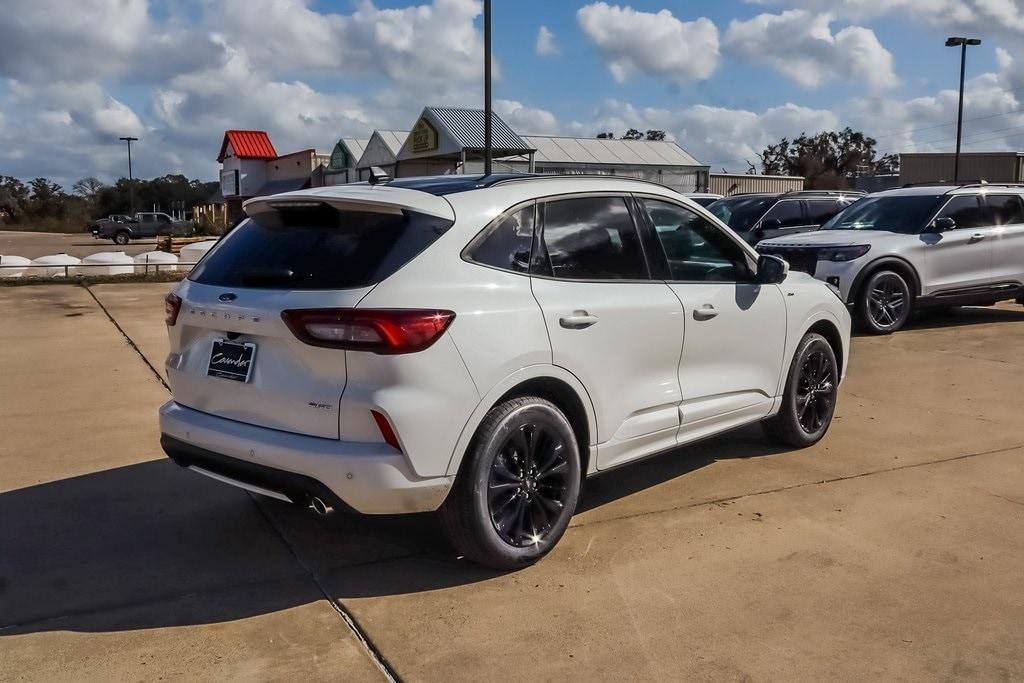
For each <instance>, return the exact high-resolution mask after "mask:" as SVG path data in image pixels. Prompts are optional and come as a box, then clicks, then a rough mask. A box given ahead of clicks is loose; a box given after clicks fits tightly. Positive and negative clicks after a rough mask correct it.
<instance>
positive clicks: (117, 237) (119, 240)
mask: <svg viewBox="0 0 1024 683" xmlns="http://www.w3.org/2000/svg"><path fill="white" fill-rule="evenodd" d="M128 240H129V236H128V233H127V232H125V231H124V230H122V231H120V232H118V233H115V234H114V244H120V245H121V246H124V245H126V244H128Z"/></svg>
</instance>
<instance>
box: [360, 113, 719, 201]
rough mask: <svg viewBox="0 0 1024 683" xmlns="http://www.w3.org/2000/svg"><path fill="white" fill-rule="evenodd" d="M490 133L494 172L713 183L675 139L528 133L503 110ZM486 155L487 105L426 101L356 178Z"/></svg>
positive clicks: (461, 164)
mask: <svg viewBox="0 0 1024 683" xmlns="http://www.w3.org/2000/svg"><path fill="white" fill-rule="evenodd" d="M491 137H492V149H493V159H494V163H493V170H494V171H495V172H509V171H511V172H518V173H531V172H535V173H551V174H555V173H559V174H561V173H578V174H599V175H622V176H626V177H630V178H640V179H643V180H652V181H654V182H658V183H662V184H663V185H667V186H669V187H672V188H674V189H677V190H680V191H682V192H693V191H702V190H706V189H707V185H708V170H709V169H708V167H707V166H706V165H704V164H701V163H700V162H699V161H697V160H696V159H694V158H693V156H691V155H690V154H688V153H687V152H686V150H684V149H683V148H682V147H680V146H679V145H678V144H676V143H675V142H670V141H652V140H614V139H611V140H609V139H599V138H572V137H561V136H555V135H522V136H521V135H519V134H518V133H516V132H515V131H514V130H512V128H511V127H510V126H509V125H508V124H507V123H506V122H505V121H504V120H503V119H502V118H501V117H500V116H498V115H497V114H492V118H491ZM483 157H484V112H483V110H481V109H463V108H458V107H425V108H424V109H423V111H422V113H421V114H420V116H419V118H418V119H417V120H416V123H415V124H414V125H413V127H412V130H411V131H409V132H404V131H386V130H379V131H375V132H374V133H373V135H372V136H371V137H370V139H369V141H368V142H367V143H366V146H365V148H364V151H363V154H362V156H361V157H360V159H359V160H358V161H357V162H356V164H355V167H356V173H355V177H354V178H352V180H350V181H349V182H352V181H357V180H365V179H366V178H367V177H369V173H368V171H369V169H370V168H371V167H373V166H377V167H380V168H381V169H383V170H384V171H385V172H386V173H388V174H389V175H391V176H392V177H396V178H398V177H410V176H424V175H443V174H451V173H467V174H474V173H481V172H483V166H484V162H483Z"/></svg>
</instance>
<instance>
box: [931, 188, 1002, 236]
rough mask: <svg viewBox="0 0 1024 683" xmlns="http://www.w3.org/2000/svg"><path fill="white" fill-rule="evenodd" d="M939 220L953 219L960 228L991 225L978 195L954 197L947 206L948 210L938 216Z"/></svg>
mask: <svg viewBox="0 0 1024 683" xmlns="http://www.w3.org/2000/svg"><path fill="white" fill-rule="evenodd" d="M938 218H952V219H953V220H954V221H956V227H957V228H958V229H959V228H980V227H983V226H986V225H991V223H989V221H988V220H986V217H985V211H984V209H982V208H981V203H980V202H979V198H978V196H977V195H959V196H957V197H953V198H952V199H950V200H949V203H948V204H946V208H944V209H943V210H942V213H940V214H939V215H938Z"/></svg>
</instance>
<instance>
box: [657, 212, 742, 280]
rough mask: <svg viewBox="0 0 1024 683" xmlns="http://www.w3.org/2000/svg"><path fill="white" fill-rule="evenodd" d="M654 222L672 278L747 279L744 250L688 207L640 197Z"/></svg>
mask: <svg viewBox="0 0 1024 683" xmlns="http://www.w3.org/2000/svg"><path fill="white" fill-rule="evenodd" d="M641 203H642V204H643V207H644V209H646V210H647V214H648V215H649V216H650V217H651V221H653V222H654V227H655V229H656V230H657V233H658V239H659V240H660V241H661V246H662V247H663V248H664V250H665V256H666V257H667V258H668V265H669V270H670V272H671V274H672V279H673V280H684V281H704V282H743V281H747V280H749V279H750V275H751V274H750V268H749V266H748V264H747V257H746V252H744V251H743V248H742V247H740V246H739V245H738V244H736V242H734V241H732V240H731V239H730V238H729V237H728V236H726V234H725V233H723V232H722V231H721V230H719V229H718V228H716V227H715V226H714V225H712V224H711V223H710V222H709V221H707V220H705V219H704V218H702V217H701V216H698V215H697V214H695V213H693V212H692V211H690V210H689V209H687V208H685V207H682V206H678V205H676V204H670V203H668V202H661V201H658V200H655V199H643V200H641Z"/></svg>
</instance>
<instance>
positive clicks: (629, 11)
mask: <svg viewBox="0 0 1024 683" xmlns="http://www.w3.org/2000/svg"><path fill="white" fill-rule="evenodd" d="M576 19H577V21H578V22H579V25H580V28H582V29H583V32H584V33H585V34H586V35H587V37H588V38H590V40H591V41H592V42H593V43H594V45H596V46H597V48H598V50H599V51H600V52H601V55H602V56H603V57H604V60H605V62H606V63H607V64H608V70H609V71H611V74H612V76H613V77H614V78H615V80H616V81H618V82H620V83H622V82H625V81H626V80H628V79H629V78H630V76H632V75H634V74H637V73H639V74H646V75H650V76H659V77H662V78H667V79H669V80H671V81H675V82H680V83H681V82H685V81H692V80H702V79H706V78H709V77H710V76H711V74H712V73H714V71H715V69H716V68H717V66H718V57H719V52H718V28H717V27H716V26H715V25H714V23H712V22H711V20H710V19H707V18H705V17H701V18H699V19H697V20H695V21H680V20H679V19H677V18H676V17H675V16H674V15H673V14H672V12H670V11H668V10H667V9H663V10H661V11H660V12H657V13H651V12H640V11H638V10H635V9H633V8H632V7H629V6H626V7H621V6H619V5H609V4H607V3H605V2H595V3H592V4H589V5H586V6H584V7H581V8H580V9H579V10H578V11H577V12H576Z"/></svg>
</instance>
